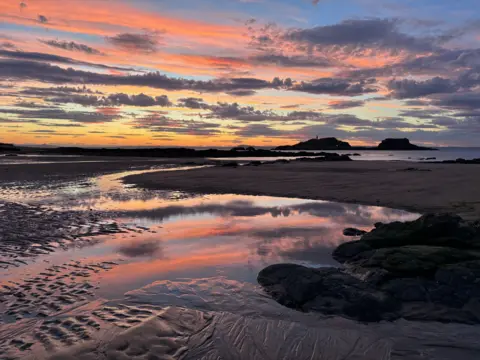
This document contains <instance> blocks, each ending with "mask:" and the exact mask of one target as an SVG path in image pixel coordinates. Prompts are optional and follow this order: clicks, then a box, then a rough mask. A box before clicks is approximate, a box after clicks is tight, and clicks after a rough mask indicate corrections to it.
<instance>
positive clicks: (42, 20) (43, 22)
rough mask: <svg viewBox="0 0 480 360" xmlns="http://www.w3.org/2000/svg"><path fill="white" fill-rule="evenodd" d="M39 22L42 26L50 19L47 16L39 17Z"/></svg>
mask: <svg viewBox="0 0 480 360" xmlns="http://www.w3.org/2000/svg"><path fill="white" fill-rule="evenodd" d="M37 20H38V22H40V23H42V24H46V23H47V22H48V19H47V17H46V16H45V15H38V17H37Z"/></svg>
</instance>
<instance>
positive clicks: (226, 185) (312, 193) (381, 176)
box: [124, 161, 480, 219]
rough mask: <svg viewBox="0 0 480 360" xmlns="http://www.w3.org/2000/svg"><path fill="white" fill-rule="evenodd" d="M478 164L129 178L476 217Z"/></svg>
mask: <svg viewBox="0 0 480 360" xmlns="http://www.w3.org/2000/svg"><path fill="white" fill-rule="evenodd" d="M478 179H480V166H476V165H461V164H434V163H411V162H387V161H368V162H365V161H362V162H361V161H351V162H323V163H315V162H292V163H289V164H269V165H261V166H258V167H256V166H247V167H244V166H242V167H238V168H220V167H216V168H205V169H198V170H195V171H189V172H188V173H185V172H174V173H150V174H143V175H136V176H130V177H127V178H125V179H124V181H125V182H126V183H130V184H135V185H137V186H140V187H144V188H149V189H175V190H183V191H189V192H201V193H239V194H251V195H271V196H285V197H299V198H308V199H321V200H330V201H339V202H347V203H358V204H365V205H379V206H386V207H391V208H397V209H404V210H410V211H415V212H420V213H427V212H453V213H456V214H458V215H460V216H462V217H464V218H466V219H478V218H480V187H479V186H478Z"/></svg>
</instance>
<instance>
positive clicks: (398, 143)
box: [377, 138, 435, 150]
mask: <svg viewBox="0 0 480 360" xmlns="http://www.w3.org/2000/svg"><path fill="white" fill-rule="evenodd" d="M377 149H378V150H435V149H433V148H428V147H422V146H417V145H414V144H412V143H410V140H408V139H406V138H405V139H385V140H383V141H382V142H381V143H380V144H379V145H378V147H377Z"/></svg>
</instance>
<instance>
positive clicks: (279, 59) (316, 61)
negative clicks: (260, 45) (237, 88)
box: [250, 54, 338, 67]
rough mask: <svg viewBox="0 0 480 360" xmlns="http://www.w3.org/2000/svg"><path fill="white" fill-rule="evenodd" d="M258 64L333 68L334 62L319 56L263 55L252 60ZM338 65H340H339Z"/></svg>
mask: <svg viewBox="0 0 480 360" xmlns="http://www.w3.org/2000/svg"><path fill="white" fill-rule="evenodd" d="M250 60H251V61H253V62H254V63H257V64H265V65H276V66H279V67H333V66H334V63H333V62H332V60H330V59H327V58H322V57H319V56H285V55H276V54H262V55H257V56H255V57H252V58H251V59H250ZM337 65H338V64H337Z"/></svg>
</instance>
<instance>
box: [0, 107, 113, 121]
mask: <svg viewBox="0 0 480 360" xmlns="http://www.w3.org/2000/svg"><path fill="white" fill-rule="evenodd" d="M0 113H6V114H11V115H16V116H18V118H19V120H20V119H22V120H23V119H48V120H69V121H73V122H79V123H92V124H95V123H100V124H101V123H105V122H110V121H113V120H116V119H119V118H121V116H120V115H108V114H102V113H98V112H87V111H65V110H63V109H35V110H31V109H28V110H25V109H22V110H19V109H12V108H8V109H5V108H3V109H0Z"/></svg>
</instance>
